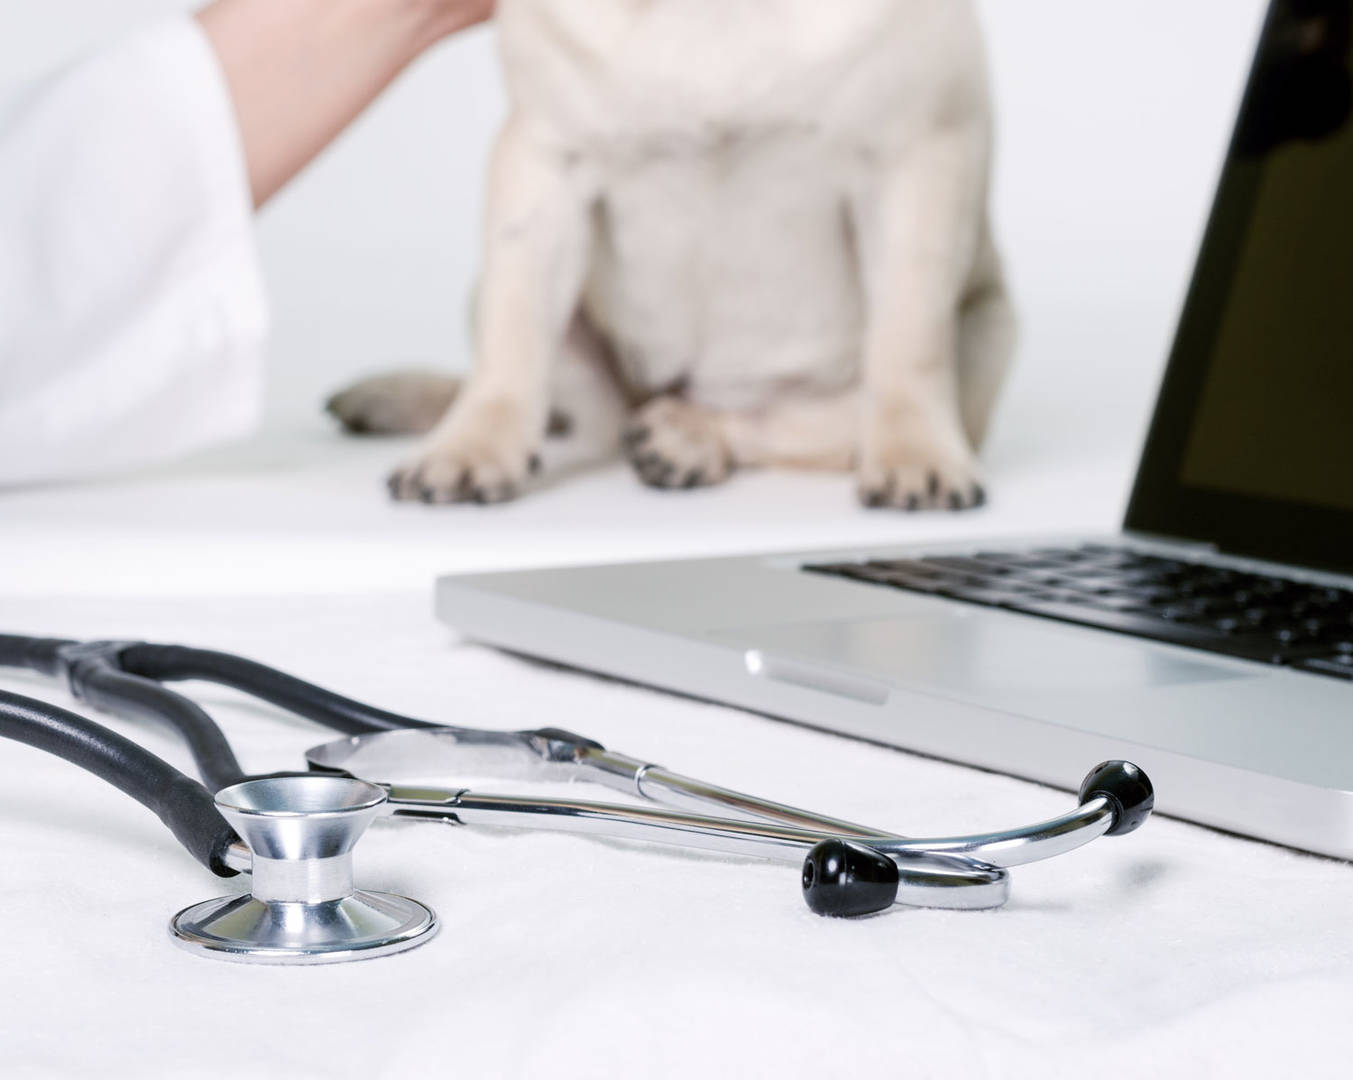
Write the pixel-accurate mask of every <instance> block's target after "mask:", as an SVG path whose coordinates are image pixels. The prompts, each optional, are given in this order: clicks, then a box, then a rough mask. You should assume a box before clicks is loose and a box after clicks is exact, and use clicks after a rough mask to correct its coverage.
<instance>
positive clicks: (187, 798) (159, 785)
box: [0, 690, 239, 877]
mask: <svg viewBox="0 0 1353 1080" xmlns="http://www.w3.org/2000/svg"><path fill="white" fill-rule="evenodd" d="M0 735H3V736H4V737H5V738H7V739H13V740H15V741H16V742H21V743H25V744H27V745H28V746H32V747H35V748H36V749H38V750H44V751H46V752H47V753H49V754H55V755H56V756H57V757H61V758H65V759H66V760H67V761H69V762H71V763H72V764H74V765H78V766H80V768H82V769H85V770H86V771H88V772H91V773H93V774H94V775H95V776H97V777H99V778H100V779H102V780H106V781H108V783H110V784H112V785H113V786H114V787H116V788H118V789H120V790H121V791H123V792H125V793H126V794H128V795H130V796H131V797H132V798H133V799H135V800H136V801H137V802H139V803H141V804H142V805H143V806H145V807H147V808H148V809H150V810H151V811H152V812H153V813H154V814H155V816H156V817H158V818H159V819H160V820H161V821H162V822H164V824H165V825H166V826H168V828H169V831H170V832H172V833H173V834H174V836H175V837H176V838H177V839H178V842H179V843H180V844H182V845H183V846H184V847H185V848H187V849H188V852H189V853H190V854H191V855H192V856H193V858H195V859H196V860H197V861H198V862H200V863H201V864H202V865H203V866H205V867H206V868H207V869H208V870H210V871H211V872H212V873H213V874H216V875H217V876H218V877H233V876H234V875H235V873H236V871H234V870H232V869H231V868H230V867H229V866H227V865H226V863H225V855H226V850H227V849H228V848H229V847H230V845H231V844H233V843H235V842H236V841H237V840H239V837H238V836H236V835H235V831H234V830H233V829H232V828H231V827H230V826H229V825H228V824H226V820H225V818H223V817H222V816H221V814H220V811H218V810H217V809H216V804H215V803H214V802H213V801H212V797H211V793H210V792H208V791H207V789H206V788H205V787H203V786H202V785H201V784H199V783H198V782H197V781H196V780H194V779H192V778H191V777H189V776H185V775H184V774H183V773H181V772H179V771H178V770H177V769H176V768H174V767H173V766H172V765H170V764H169V763H168V762H167V761H162V760H160V759H159V758H157V757H156V756H155V755H154V754H152V753H151V752H150V751H149V750H145V749H143V748H142V747H140V746H137V745H136V743H134V742H132V741H131V740H129V739H124V738H123V737H122V736H121V735H119V734H117V732H115V731H109V730H108V729H107V728H106V727H103V726H102V725H100V724H96V723H94V722H93V721H92V720H86V719H85V718H84V717H83V716H77V715H76V714H75V713H73V712H69V711H68V710H66V709H62V708H59V707H58V706H56V705H49V704H47V703H46V702H44V701H37V700H35V699H33V698H29V697H24V696H23V695H21V694H12V693H10V692H8V691H6V690H0Z"/></svg>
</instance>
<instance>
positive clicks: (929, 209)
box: [852, 125, 986, 510]
mask: <svg viewBox="0 0 1353 1080" xmlns="http://www.w3.org/2000/svg"><path fill="white" fill-rule="evenodd" d="M985 170H986V153H985V147H984V140H983V137H982V135H981V132H980V131H978V130H976V129H975V128H974V129H971V130H970V129H969V128H968V127H965V126H963V125H954V126H951V127H948V128H944V129H940V130H937V131H935V132H932V133H931V134H929V135H927V136H926V137H924V138H923V139H922V140H920V141H919V142H917V143H915V144H913V145H910V146H908V147H907V149H906V152H905V154H903V155H902V156H901V158H900V160H898V161H895V162H892V163H890V164H888V165H885V166H881V167H880V168H879V169H878V171H877V175H875V176H874V177H872V178H871V179H870V181H869V182H867V183H866V184H865V185H864V186H863V188H862V190H860V191H859V192H857V193H856V198H855V199H854V204H853V207H852V211H853V224H854V226H855V228H854V233H855V236H856V238H857V241H858V246H859V251H860V259H861V270H862V278H863V282H864V287H865V295H866V303H867V308H868V325H867V327H866V332H865V343H864V356H863V361H864V362H863V370H864V390H865V397H864V402H863V405H864V408H863V415H862V429H861V441H860V451H859V463H858V487H859V494H860V498H861V500H862V501H863V502H864V503H865V504H866V505H868V506H892V507H898V508H901V509H906V510H917V509H921V508H922V507H948V508H952V509H955V510H958V509H963V508H964V507H969V506H976V505H979V504H980V503H981V502H983V501H984V499H985V495H984V493H983V490H982V485H981V481H980V473H979V469H978V464H977V458H976V454H975V452H974V450H973V446H972V444H971V442H970V441H969V438H968V435H967V432H966V431H965V430H964V423H963V417H962V414H961V410H960V406H959V389H958V371H957V368H958V337H959V332H958V323H959V306H960V303H961V301H962V298H963V297H964V296H965V295H966V294H967V292H968V287H969V282H970V280H971V278H972V272H973V268H974V266H975V264H976V256H977V251H978V241H979V226H980V222H981V221H982V216H983V210H984V207H983V201H984V200H985V197H986V192H985V186H986V185H985Z"/></svg>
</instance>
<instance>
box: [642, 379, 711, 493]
mask: <svg viewBox="0 0 1353 1080" xmlns="http://www.w3.org/2000/svg"><path fill="white" fill-rule="evenodd" d="M621 443H622V445H623V446H624V449H625V456H626V457H627V458H629V461H630V464H631V465H633V466H634V471H635V472H636V473H638V474H639V479H640V480H642V481H643V482H644V483H645V484H647V485H649V487H656V488H695V487H706V486H708V485H710V484H718V483H721V482H722V481H723V480H725V479H727V477H728V474H729V473H730V472H732V471H733V460H732V456H731V455H730V454H729V451H728V447H727V445H726V444H725V443H724V439H723V434H722V433H721V432H720V430H719V426H718V423H717V422H716V421H715V420H714V418H713V417H711V416H710V415H709V414H708V413H706V412H705V411H704V410H702V409H701V408H700V407H699V406H696V405H692V404H690V403H689V402H686V401H682V400H681V399H680V398H674V397H662V398H657V399H655V400H653V401H650V402H649V403H648V404H647V405H645V406H644V407H643V408H642V409H640V410H639V411H638V412H637V413H636V414H635V415H634V417H633V418H632V419H631V420H630V422H629V425H628V426H627V427H626V428H625V432H624V434H623V436H622V437H621Z"/></svg>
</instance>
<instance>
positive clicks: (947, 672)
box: [713, 608, 1250, 701]
mask: <svg viewBox="0 0 1353 1080" xmlns="http://www.w3.org/2000/svg"><path fill="white" fill-rule="evenodd" d="M713 636H715V637H717V638H720V639H721V640H724V641H731V642H736V643H737V644H738V645H740V646H742V647H744V648H746V649H748V650H749V661H750V663H751V664H752V665H753V666H754V667H760V668H761V671H762V673H764V674H767V675H769V676H770V677H771V678H777V677H778V676H777V675H776V670H777V668H776V665H777V663H779V664H780V670H785V671H790V670H793V669H794V667H795V665H794V664H793V663H792V662H791V663H790V665H789V666H788V667H785V666H784V662H785V661H800V662H804V663H807V664H810V665H811V664H813V663H814V662H818V663H822V664H825V665H829V670H831V669H834V670H835V671H838V672H839V671H841V670H842V669H847V670H850V671H852V672H854V673H858V674H859V675H860V676H862V677H864V678H865V679H871V678H872V679H875V680H882V681H885V682H887V683H891V684H893V685H902V686H914V687H916V688H917V689H925V688H926V687H931V688H935V689H942V690H948V691H951V692H955V693H958V694H960V695H971V694H973V693H974V692H975V693H979V694H982V695H983V696H985V695H986V694H988V693H990V694H999V695H1001V697H1003V698H1005V699H1006V700H1010V701H1013V699H1014V698H1017V697H1021V696H1024V695H1025V694H1027V695H1030V696H1031V697H1034V698H1041V697H1044V695H1047V694H1053V695H1057V696H1060V695H1062V694H1066V693H1072V694H1080V693H1084V692H1085V691H1091V692H1096V691H1097V692H1103V691H1106V690H1107V691H1112V690H1126V689H1146V688H1149V687H1159V686H1177V685H1181V684H1185V683H1196V682H1208V681H1217V680H1225V679H1236V678H1245V677H1248V675H1249V674H1250V673H1248V672H1247V671H1245V670H1244V669H1242V668H1238V667H1232V666H1230V665H1228V664H1225V663H1222V662H1213V661H1211V660H1208V659H1206V658H1202V657H1200V658H1199V659H1197V660H1194V659H1192V658H1190V657H1188V656H1183V655H1176V654H1174V653H1172V652H1170V651H1168V650H1166V649H1163V648H1159V647H1156V646H1153V645H1151V644H1150V643H1148V642H1143V641H1137V640H1134V639H1132V638H1129V637H1121V638H1120V637H1116V636H1113V635H1109V634H1105V633H1102V632H1097V631H1094V630H1080V629H1078V628H1076V627H1073V626H1062V625H1059V624H1056V623H1049V622H1045V621H1044V620H1041V619H1036V618H1033V617H1019V616H1012V615H1008V614H1006V613H1004V612H987V611H983V610H981V609H980V608H972V609H968V608H962V609H958V610H956V611H954V612H953V613H952V614H949V613H944V612H940V613H934V614H931V613H924V614H917V615H913V616H900V617H898V616H893V617H888V618H878V619H841V620H829V621H822V622H805V623H779V624H775V625H770V626H754V627H748V628H745V629H733V630H721V631H718V632H717V633H715V634H714V635H713ZM800 670H811V669H800ZM786 681H797V680H796V679H794V678H789V679H787V680H786ZM826 688H827V687H824V689H826ZM1022 692H1023V693H1022Z"/></svg>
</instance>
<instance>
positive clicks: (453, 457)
mask: <svg viewBox="0 0 1353 1080" xmlns="http://www.w3.org/2000/svg"><path fill="white" fill-rule="evenodd" d="M513 416H514V410H501V409H485V410H482V411H480V412H479V413H477V414H474V415H471V416H455V417H453V422H452V424H451V425H449V426H448V428H447V429H446V431H445V432H444V433H442V434H440V435H438V436H436V437H434V439H433V441H431V442H430V443H429V444H427V445H426V446H425V447H424V448H423V451H422V453H421V454H419V455H418V456H417V457H415V458H414V459H413V460H412V461H409V462H407V463H405V464H404V465H402V466H400V467H399V468H398V469H396V470H395V471H394V473H392V474H391V476H390V479H389V487H390V494H391V495H392V496H393V497H394V498H396V499H400V500H419V501H421V502H425V503H459V502H476V503H500V502H507V501H508V500H509V499H514V498H516V497H517V496H518V495H519V494H521V491H522V489H523V488H524V487H525V486H526V482H527V479H528V478H529V477H530V476H531V475H532V474H533V473H536V472H538V471H539V470H540V455H539V454H538V453H537V452H536V449H535V446H534V445H533V444H532V442H531V441H530V440H529V439H527V438H526V437H524V435H523V427H522V425H521V424H519V423H516V422H514V420H513Z"/></svg>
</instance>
